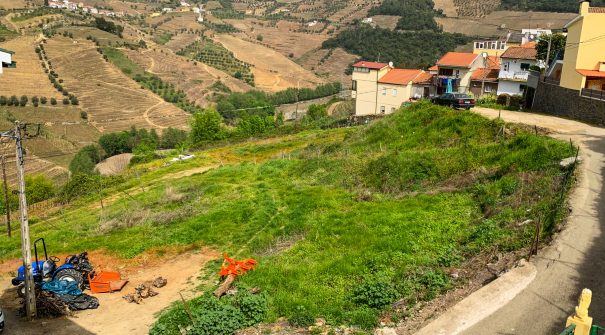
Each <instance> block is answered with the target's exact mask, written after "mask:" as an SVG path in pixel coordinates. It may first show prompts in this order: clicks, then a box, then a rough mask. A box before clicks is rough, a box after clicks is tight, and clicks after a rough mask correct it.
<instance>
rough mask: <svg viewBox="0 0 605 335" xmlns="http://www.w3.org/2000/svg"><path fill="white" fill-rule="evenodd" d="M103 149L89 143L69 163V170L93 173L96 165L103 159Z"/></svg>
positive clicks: (77, 172) (76, 172)
mask: <svg viewBox="0 0 605 335" xmlns="http://www.w3.org/2000/svg"><path fill="white" fill-rule="evenodd" d="M102 158H103V153H102V149H101V147H100V146H98V145H94V144H91V145H87V146H85V147H83V148H82V149H80V151H78V153H77V154H76V155H75V156H74V158H73V159H72V160H71V162H70V163H69V171H71V173H72V174H74V175H75V174H79V173H84V174H92V173H94V169H95V166H96V165H97V164H98V163H99V162H100V161H101V160H102Z"/></svg>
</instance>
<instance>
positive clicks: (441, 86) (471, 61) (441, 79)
mask: <svg viewBox="0 0 605 335" xmlns="http://www.w3.org/2000/svg"><path fill="white" fill-rule="evenodd" d="M486 57H487V55H486V56H483V55H477V54H474V53H468V52H448V53H446V54H445V55H444V56H443V57H441V59H439V60H438V61H437V67H438V68H439V70H438V74H437V94H443V93H446V92H459V93H468V92H469V91H470V88H471V77H472V76H473V73H474V72H475V70H477V69H483V68H487V67H489V66H488V64H487V60H486Z"/></svg>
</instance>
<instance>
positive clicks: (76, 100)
mask: <svg viewBox="0 0 605 335" xmlns="http://www.w3.org/2000/svg"><path fill="white" fill-rule="evenodd" d="M69 101H70V102H71V104H72V105H77V104H79V103H80V102H79V101H78V98H76V96H75V95H72V96H71V97H70V98H69Z"/></svg>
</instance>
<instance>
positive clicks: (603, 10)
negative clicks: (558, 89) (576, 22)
mask: <svg viewBox="0 0 605 335" xmlns="http://www.w3.org/2000/svg"><path fill="white" fill-rule="evenodd" d="M588 12H589V13H600V14H605V7H590V8H588Z"/></svg>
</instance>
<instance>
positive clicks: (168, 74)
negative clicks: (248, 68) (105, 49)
mask: <svg viewBox="0 0 605 335" xmlns="http://www.w3.org/2000/svg"><path fill="white" fill-rule="evenodd" d="M160 50H161V49H149V50H145V51H143V52H141V51H138V50H128V49H121V51H122V52H123V53H124V54H126V55H127V56H128V58H130V59H131V60H133V61H134V62H135V63H137V64H138V65H140V66H141V67H142V68H144V69H145V70H146V71H147V72H151V73H154V74H157V75H158V76H159V77H160V78H162V80H165V81H167V82H169V83H171V84H174V85H175V86H176V87H177V88H178V89H180V90H183V91H184V92H185V93H186V94H187V97H188V98H189V100H190V101H194V102H195V103H197V104H198V105H200V106H207V105H208V103H209V98H210V96H211V95H212V93H213V92H214V91H213V90H212V85H213V84H214V83H215V82H216V81H217V80H220V81H221V82H222V83H224V84H225V85H227V87H229V89H231V91H234V92H245V91H248V90H251V89H252V87H251V86H249V85H247V84H246V83H244V82H242V81H239V80H237V79H235V78H233V77H231V76H230V75H228V74H226V73H224V72H222V71H219V70H217V69H215V68H213V67H210V66H208V65H206V64H203V63H199V62H194V61H192V60H190V61H187V60H186V59H185V58H183V57H179V56H177V55H174V54H172V53H171V52H170V51H168V50H163V51H160ZM194 63H196V64H194Z"/></svg>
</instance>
